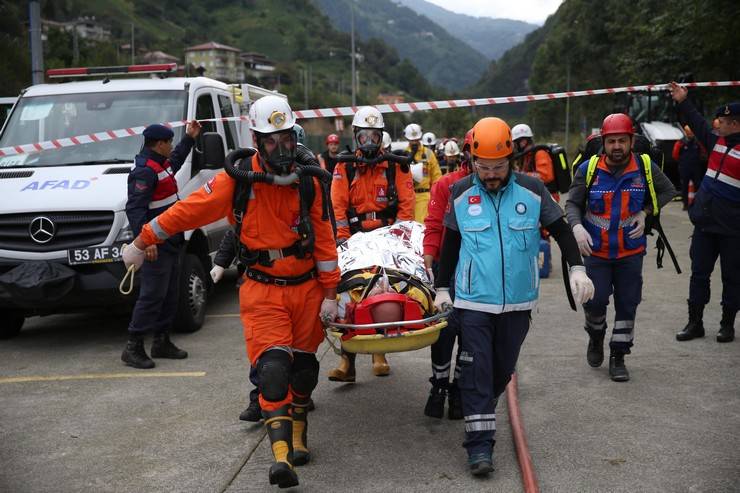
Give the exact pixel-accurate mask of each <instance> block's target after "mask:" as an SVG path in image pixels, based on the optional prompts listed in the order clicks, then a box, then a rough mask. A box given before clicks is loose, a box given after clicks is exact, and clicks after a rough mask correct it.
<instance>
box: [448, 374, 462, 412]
mask: <svg viewBox="0 0 740 493" xmlns="http://www.w3.org/2000/svg"><path fill="white" fill-rule="evenodd" d="M447 405H448V408H447V419H452V420H458V419H463V417H464V415H463V409H462V396H461V395H460V389H459V388H458V386H457V384H456V383H455V382H452V385H451V386H450V390H449V391H448V393H447Z"/></svg>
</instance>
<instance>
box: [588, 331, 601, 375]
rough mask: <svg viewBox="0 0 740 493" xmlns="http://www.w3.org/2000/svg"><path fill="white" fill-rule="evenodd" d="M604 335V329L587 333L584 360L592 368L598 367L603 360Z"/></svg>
mask: <svg viewBox="0 0 740 493" xmlns="http://www.w3.org/2000/svg"><path fill="white" fill-rule="evenodd" d="M604 335H606V331H601V332H589V334H588V348H587V349H586V361H588V364H589V366H591V367H593V368H598V367H599V366H601V363H603V362H604Z"/></svg>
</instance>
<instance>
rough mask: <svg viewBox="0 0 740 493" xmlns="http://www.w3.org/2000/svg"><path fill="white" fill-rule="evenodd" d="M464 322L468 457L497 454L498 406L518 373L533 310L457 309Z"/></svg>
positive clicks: (462, 356) (461, 385) (465, 444)
mask: <svg viewBox="0 0 740 493" xmlns="http://www.w3.org/2000/svg"><path fill="white" fill-rule="evenodd" d="M455 311H456V312H457V315H458V320H459V321H460V328H461V330H460V345H461V350H460V370H461V371H460V380H459V382H458V387H459V388H460V395H461V397H462V405H463V414H464V415H465V441H464V442H463V447H465V449H467V451H468V454H469V455H472V454H477V453H486V454H491V453H492V452H493V445H494V437H495V433H496V404H497V402H498V396H500V395H501V394H502V393H503V392H504V389H506V385H507V384H508V383H509V381H510V380H511V375H512V374H513V373H514V369H515V367H516V361H517V359H518V358H519V350H520V349H521V347H522V343H523V342H524V338H525V337H527V332H528V331H529V323H530V315H531V313H530V310H525V311H517V312H506V313H501V314H497V315H495V314H492V313H485V312H479V311H473V310H458V309H455Z"/></svg>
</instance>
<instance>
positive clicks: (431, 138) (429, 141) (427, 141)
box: [421, 132, 437, 146]
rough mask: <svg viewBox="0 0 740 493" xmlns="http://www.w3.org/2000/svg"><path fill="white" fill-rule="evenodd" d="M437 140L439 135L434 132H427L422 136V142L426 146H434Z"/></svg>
mask: <svg viewBox="0 0 740 493" xmlns="http://www.w3.org/2000/svg"><path fill="white" fill-rule="evenodd" d="M435 142H437V136H436V135H434V134H433V133H432V132H427V133H425V134H424V135H422V136H421V143H422V144H424V145H425V146H433V145H434V143H435Z"/></svg>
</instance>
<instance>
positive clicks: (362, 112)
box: [352, 106, 385, 130]
mask: <svg viewBox="0 0 740 493" xmlns="http://www.w3.org/2000/svg"><path fill="white" fill-rule="evenodd" d="M352 126H353V127H356V128H379V129H381V130H382V129H383V128H385V123H384V122H383V114H382V113H381V112H380V111H378V108H375V107H373V106H363V107H362V108H360V109H358V110H357V112H356V113H355V116H354V118H352Z"/></svg>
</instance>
